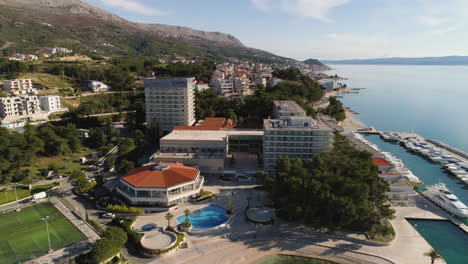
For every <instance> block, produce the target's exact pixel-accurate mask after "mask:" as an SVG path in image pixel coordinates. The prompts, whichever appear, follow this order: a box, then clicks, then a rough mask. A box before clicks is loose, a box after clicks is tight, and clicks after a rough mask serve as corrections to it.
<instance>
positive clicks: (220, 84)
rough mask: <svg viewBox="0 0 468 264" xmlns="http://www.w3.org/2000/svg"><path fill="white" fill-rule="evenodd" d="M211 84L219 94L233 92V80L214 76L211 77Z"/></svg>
mask: <svg viewBox="0 0 468 264" xmlns="http://www.w3.org/2000/svg"><path fill="white" fill-rule="evenodd" d="M211 85H212V87H213V89H214V90H215V91H216V92H217V93H218V94H219V95H226V94H233V93H234V82H233V81H231V80H226V79H224V78H218V77H215V78H212V79H211Z"/></svg>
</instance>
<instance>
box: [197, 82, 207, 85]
mask: <svg viewBox="0 0 468 264" xmlns="http://www.w3.org/2000/svg"><path fill="white" fill-rule="evenodd" d="M205 84H206V83H204V82H199V83H198V85H205Z"/></svg>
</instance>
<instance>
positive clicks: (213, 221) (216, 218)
mask: <svg viewBox="0 0 468 264" xmlns="http://www.w3.org/2000/svg"><path fill="white" fill-rule="evenodd" d="M189 219H190V223H191V224H192V226H193V228H195V229H206V228H213V227H217V226H219V225H222V224H225V223H227V222H228V220H229V219H230V216H228V215H227V214H226V209H225V208H224V207H222V206H219V205H210V206H207V207H204V208H202V209H199V210H196V211H193V212H192V213H190V214H189ZM184 221H185V215H182V216H179V217H177V222H179V223H183V222H184Z"/></svg>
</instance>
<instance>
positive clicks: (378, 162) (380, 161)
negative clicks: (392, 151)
mask: <svg viewBox="0 0 468 264" xmlns="http://www.w3.org/2000/svg"><path fill="white" fill-rule="evenodd" d="M372 160H373V161H374V164H375V165H377V166H379V167H381V166H392V164H391V163H390V162H388V161H387V160H385V159H383V158H372Z"/></svg>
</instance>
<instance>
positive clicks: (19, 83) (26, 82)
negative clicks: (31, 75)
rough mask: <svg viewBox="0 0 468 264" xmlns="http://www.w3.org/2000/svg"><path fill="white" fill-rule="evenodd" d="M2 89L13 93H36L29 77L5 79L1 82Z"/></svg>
mask: <svg viewBox="0 0 468 264" xmlns="http://www.w3.org/2000/svg"><path fill="white" fill-rule="evenodd" d="M3 90H4V91H5V92H7V93H11V94H14V95H28V94H29V95H33V94H37V90H36V89H35V88H33V83H32V80H31V79H15V80H6V81H4V82H3Z"/></svg>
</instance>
